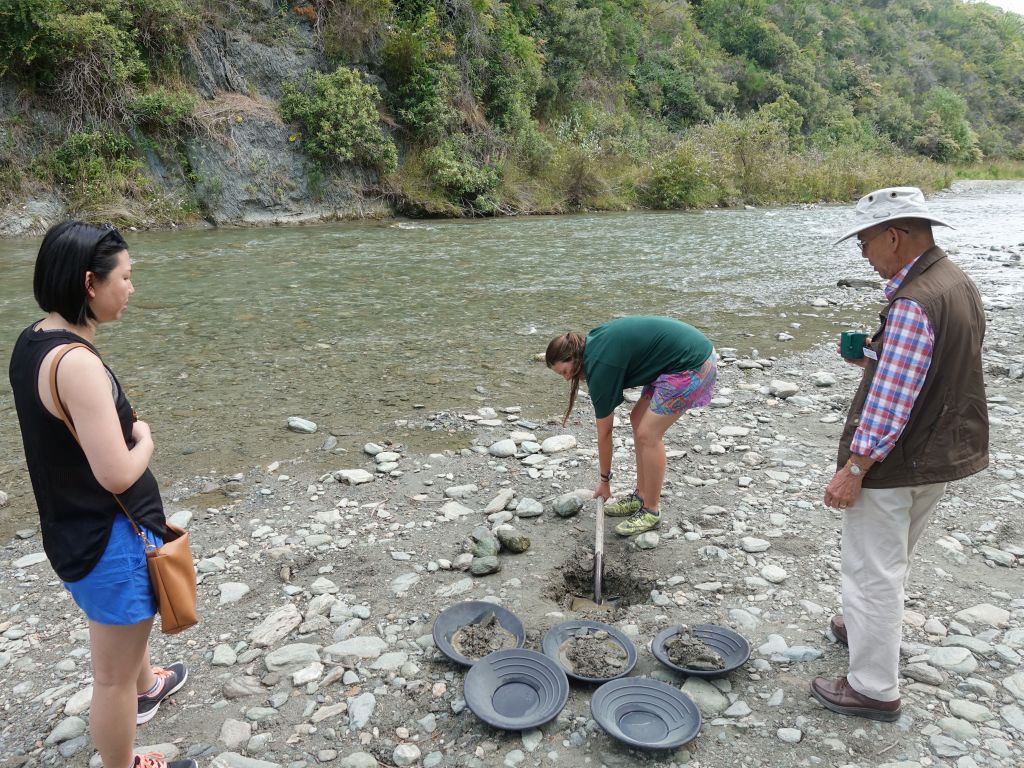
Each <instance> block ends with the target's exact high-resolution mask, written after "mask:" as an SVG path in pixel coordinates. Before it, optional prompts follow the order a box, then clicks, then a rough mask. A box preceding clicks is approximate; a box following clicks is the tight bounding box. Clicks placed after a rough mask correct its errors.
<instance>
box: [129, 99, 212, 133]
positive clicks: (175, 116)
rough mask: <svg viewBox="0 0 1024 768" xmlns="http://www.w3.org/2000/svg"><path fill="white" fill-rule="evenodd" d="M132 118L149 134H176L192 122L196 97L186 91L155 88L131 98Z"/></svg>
mask: <svg viewBox="0 0 1024 768" xmlns="http://www.w3.org/2000/svg"><path fill="white" fill-rule="evenodd" d="M130 109H131V115H132V119H133V121H134V122H135V124H136V125H138V126H139V127H140V128H141V129H142V130H143V131H145V132H146V133H149V134H159V135H165V136H176V135H178V134H180V133H181V132H182V131H184V130H185V129H186V128H187V127H188V126H189V125H190V124H191V122H192V115H193V113H194V112H195V109H196V97H195V96H194V95H193V94H191V93H189V92H188V91H172V90H168V89H167V88H157V89H156V90H153V91H150V92H149V93H145V94H142V95H141V96H136V97H135V99H133V100H132V103H131V106H130Z"/></svg>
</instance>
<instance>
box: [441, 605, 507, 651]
mask: <svg viewBox="0 0 1024 768" xmlns="http://www.w3.org/2000/svg"><path fill="white" fill-rule="evenodd" d="M452 647H453V648H455V650H456V651H458V652H459V653H461V654H462V655H463V656H465V657H466V658H467V659H482V658H483V657H484V656H486V655H487V654H489V653H494V652H495V651H502V650H504V649H505V648H515V647H516V636H515V635H513V634H512V633H511V632H509V631H508V630H506V629H505V628H504V627H502V626H501V624H499V623H498V619H497V617H496V616H495V615H494V614H493V613H491V614H488V615H487V618H485V619H484V620H483V621H481V622H479V623H477V624H467V625H466V626H464V627H462V628H461V629H459V631H458V632H456V633H455V634H454V635H452Z"/></svg>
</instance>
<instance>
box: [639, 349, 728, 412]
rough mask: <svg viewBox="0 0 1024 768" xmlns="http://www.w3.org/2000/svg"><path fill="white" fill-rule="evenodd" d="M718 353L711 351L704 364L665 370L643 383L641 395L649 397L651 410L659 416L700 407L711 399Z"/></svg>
mask: <svg viewBox="0 0 1024 768" xmlns="http://www.w3.org/2000/svg"><path fill="white" fill-rule="evenodd" d="M717 358H718V353H716V352H714V351H712V353H711V355H710V356H709V357H708V359H707V360H705V361H704V364H703V365H701V367H700V368H698V369H697V370H695V371H683V372H682V373H666V374H663V375H662V376H659V377H658V378H656V379H655V380H654V381H652V382H651V383H650V384H648V385H647V386H646V387H644V391H643V392H642V393H641V395H640V398H641V399H644V398H647V399H648V400H650V401H651V405H650V410H651V412H652V413H656V414H658V415H659V416H675V415H677V414H680V413H682V412H683V411H688V410H690V409H691V408H703V407H705V406H707V405H709V404H710V403H711V396H712V395H713V394H714V392H715V379H716V378H717V377H718V368H717V366H716V364H715V360H716V359H717Z"/></svg>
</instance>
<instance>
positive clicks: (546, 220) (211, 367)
mask: <svg viewBox="0 0 1024 768" xmlns="http://www.w3.org/2000/svg"><path fill="white" fill-rule="evenodd" d="M1022 200H1024V183H1021V182H967V183H958V184H956V185H955V186H954V187H953V188H952V189H951V190H949V191H947V192H944V193H942V194H940V195H937V196H936V197H935V198H934V201H933V202H934V208H933V210H934V212H935V213H936V215H940V216H942V217H946V218H948V220H949V221H950V222H951V223H954V224H955V225H956V226H957V230H955V231H950V230H944V229H940V230H937V238H938V241H939V243H940V244H942V245H944V246H953V247H955V249H956V258H957V260H958V261H960V262H962V263H966V262H971V263H972V264H973V265H974V268H975V269H974V271H973V272H972V273H975V272H977V273H978V274H980V275H981V276H982V278H983V279H985V278H986V276H987V275H989V273H991V280H990V282H991V283H992V285H991V286H989V289H988V290H989V292H991V291H993V290H1003V291H1008V292H1010V293H1012V294H1015V295H1017V296H1020V295H1021V294H1020V291H1021V286H1020V285H1019V284H1016V285H1015V284H1013V283H1008V282H1007V281H1006V280H1005V279H1003V280H1001V279H1000V274H999V272H998V265H997V264H995V263H994V262H989V261H987V259H988V257H989V255H990V254H991V251H990V250H989V249H990V248H991V247H992V246H996V247H1004V246H1008V245H1016V244H1019V243H1021V242H1022V241H1024V215H1022V213H1021V209H1022ZM851 217H852V208H851V206H848V205H847V206H794V207H786V208H778V209H756V210H755V209H746V210H717V209H716V210H710V211H702V212H677V213H649V212H643V213H615V214H594V215H579V216H568V217H567V216H560V217H538V218H522V219H486V220H477V221H417V222H386V223H343V224H330V225H317V226H301V227H294V228H280V229H217V230H206V231H173V232H145V233H132V232H126V233H125V235H126V238H127V240H128V242H129V246H130V249H131V253H132V257H133V259H134V262H135V266H134V271H133V277H134V282H135V286H136V293H135V295H134V297H133V298H132V300H131V302H130V304H129V307H128V310H127V312H126V313H125V315H124V318H123V320H122V321H121V322H119V323H117V324H115V325H111V326H103V327H101V329H100V332H99V335H98V339H97V346H98V347H99V348H100V350H101V351H102V352H103V354H104V358H105V359H106V361H107V362H108V364H109V365H110V366H111V367H112V368H113V369H114V370H115V371H116V372H117V374H118V377H119V378H120V379H121V381H122V383H123V384H124V385H125V388H126V390H127V391H128V394H129V397H130V399H132V401H133V403H134V404H135V405H136V408H137V409H138V410H139V412H140V414H141V415H142V417H143V418H145V419H146V420H147V421H149V422H150V424H151V425H152V427H153V432H154V436H155V438H156V441H157V450H158V452H157V456H156V457H155V459H154V468H155V469H156V471H157V473H158V476H160V477H161V478H162V479H163V481H164V483H165V484H166V483H167V482H168V481H170V480H180V479H182V478H186V477H191V476H195V475H206V476H213V477H216V476H220V475H224V474H232V473H234V472H239V471H245V470H247V469H249V468H251V467H252V466H254V465H256V464H260V463H266V462H268V461H271V460H275V459H287V458H291V457H294V456H298V455H300V454H302V453H304V452H306V451H310V450H313V449H315V448H317V447H318V446H319V445H320V444H321V443H322V442H323V439H324V437H325V435H326V433H327V432H331V433H333V434H335V435H337V436H338V437H339V445H340V446H341V447H343V448H348V449H350V450H353V451H356V450H358V448H359V446H360V445H361V444H362V443H363V442H365V441H366V440H371V439H372V440H376V441H380V440H385V439H394V440H400V441H401V442H403V443H405V444H406V445H411V447H413V448H415V449H419V450H432V449H437V448H443V447H452V446H454V445H458V444H463V445H464V444H465V440H461V442H460V441H459V439H455V438H452V437H451V436H450V435H448V434H446V433H444V432H429V431H427V430H422V429H418V430H417V429H405V430H403V429H402V428H401V427H396V426H395V424H394V422H395V421H396V420H400V419H412V420H414V421H416V420H418V421H419V422H422V421H423V419H424V418H425V416H426V415H427V414H429V413H432V412H436V411H445V410H456V409H458V410H462V411H466V410H471V409H473V408H475V407H478V406H480V405H484V404H486V405H491V406H494V407H496V408H500V407H503V406H509V405H518V406H522V408H523V415H524V417H525V418H528V419H532V420H534V421H537V422H543V421H544V420H546V419H547V418H549V417H551V416H559V415H561V413H562V411H563V409H564V404H565V398H566V389H565V384H564V382H562V381H561V380H560V379H558V378H557V377H555V376H554V375H553V374H551V373H550V372H547V371H546V369H545V368H544V366H543V364H541V363H537V362H536V361H535V360H534V357H535V355H536V354H537V353H539V352H542V351H543V350H544V347H545V345H546V343H547V341H548V339H549V338H550V337H551V336H553V335H555V334H557V333H560V332H562V331H564V330H580V331H585V330H587V329H589V328H591V327H593V326H594V325H597V324H599V323H601V322H603V321H604V320H606V319H608V318H610V317H612V316H614V315H617V314H666V315H672V316H676V317H679V318H680V319H683V320H686V321H688V322H690V323H691V324H693V325H696V326H697V327H699V328H701V329H703V330H704V331H705V332H706V333H707V334H708V335H709V336H710V337H711V339H712V340H713V341H714V342H715V344H716V345H717V346H718V347H736V348H738V349H739V350H740V353H741V354H744V355H746V354H750V353H751V350H753V349H756V350H758V353H759V354H761V355H776V354H781V353H782V352H783V351H785V350H787V349H802V348H807V347H809V346H811V345H814V344H818V343H820V342H822V341H823V340H825V339H828V338H833V337H834V336H835V335H836V334H837V333H838V331H839V330H840V329H841V328H842V327H846V326H851V325H855V324H857V323H859V322H870V320H871V313H870V312H865V311H864V308H865V307H864V304H865V301H866V300H868V299H870V298H873V297H875V296H880V293H878V294H872V293H870V292H865V291H846V290H839V289H836V287H835V286H836V280H837V278H839V277H851V278H868V279H872V278H876V277H877V276H876V275H874V273H873V272H872V271H871V269H870V267H868V265H867V263H866V262H864V261H863V260H862V259H860V258H859V256H858V252H857V251H856V250H855V248H854V246H852V245H850V244H849V243H846V244H844V245H842V246H839V247H833V246H832V245H831V242H832V241H833V240H834V239H835V237H836V236H837V235H838V233H841V232H843V231H845V229H847V228H848V227H849V226H850V224H849V222H850V220H851ZM40 240H41V238H33V239H15V240H7V241H0V265H2V266H3V276H4V279H3V281H0V358H2V359H3V360H5V361H6V360H7V359H8V358H9V354H10V348H11V346H12V345H13V342H14V340H15V338H16V337H17V335H18V333H19V332H20V331H21V329H22V328H24V327H25V326H26V325H27V324H28V323H30V322H32V321H34V320H36V319H38V318H39V317H40V316H41V312H40V311H39V309H38V308H37V307H36V305H35V302H34V300H33V299H32V267H33V263H34V260H35V253H36V250H37V249H38V246H39V242H40ZM990 264H991V266H990ZM853 295H856V296H858V297H859V298H858V299H857V300H856V301H850V300H849V299H848V298H847V297H850V296H853ZM816 297H827V298H829V299H831V300H832V301H833V302H834V304H833V305H832V306H830V307H828V308H824V309H817V308H814V307H812V306H811V301H812V300H813V299H815V298H816ZM865 297H868V298H867V299H866V298H865ZM796 323H798V324H799V327H793V324H796ZM780 332H787V333H790V334H791V335H793V336H794V337H795V338H794V339H793V340H791V341H787V342H779V341H778V340H777V338H776V337H777V335H778V334H779V333H780ZM292 415H297V416H303V417H305V418H308V419H312V420H313V421H315V422H317V423H318V424H319V425H320V426H321V432H320V433H319V434H317V435H313V436H305V435H295V434H292V433H290V432H288V431H286V430H285V427H284V425H285V422H286V419H287V417H288V416H292ZM351 461H352V462H356V465H359V464H358V462H360V461H361V460H360V459H356V458H355V457H353V459H352V460H351ZM327 463H329V464H330V465H332V466H341V465H343V464H344V463H345V459H344V458H339V457H332V458H331V459H330V460H329V461H328V462H327ZM0 490H5V491H7V492H8V493H9V494H10V495H11V505H10V507H9V508H8V509H7V510H5V512H6V513H7V514H0V529H3V530H0V533H4V532H5V531H9V530H11V526H12V524H13V523H12V521H16V520H19V519H20V520H22V521H24V519H25V515H26V514H27V513H29V512H32V511H34V506H33V505H32V501H31V493H30V489H29V486H28V482H27V476H26V474H25V470H24V460H23V457H22V451H21V443H20V435H19V432H18V427H17V418H16V415H15V412H14V408H13V402H12V397H11V393H10V389H9V383H8V381H7V379H6V376H5V377H3V380H2V382H0ZM5 520H6V525H5V524H4V521H5Z"/></svg>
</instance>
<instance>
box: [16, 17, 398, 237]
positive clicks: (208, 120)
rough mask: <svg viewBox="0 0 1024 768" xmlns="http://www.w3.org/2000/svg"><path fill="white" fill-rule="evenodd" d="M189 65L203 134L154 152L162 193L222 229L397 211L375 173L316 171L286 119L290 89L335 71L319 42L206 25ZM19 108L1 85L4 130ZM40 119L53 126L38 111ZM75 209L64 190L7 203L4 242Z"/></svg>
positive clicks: (151, 171) (150, 165)
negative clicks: (281, 109) (281, 108)
mask: <svg viewBox="0 0 1024 768" xmlns="http://www.w3.org/2000/svg"><path fill="white" fill-rule="evenodd" d="M184 64H185V66H184V72H185V76H186V78H187V80H188V81H189V83H190V85H191V86H192V87H193V88H194V89H195V91H196V93H197V95H198V96H199V99H200V102H199V105H198V108H197V110H196V123H197V126H198V128H197V130H196V131H195V133H194V135H191V136H189V137H188V138H186V139H185V140H184V142H183V144H182V146H181V147H180V152H179V153H177V158H176V159H175V160H173V161H169V160H168V158H167V157H162V156H159V155H158V154H157V153H155V152H148V153H147V155H146V157H145V164H146V173H147V175H148V176H149V177H150V178H152V179H153V180H154V181H155V182H156V184H157V187H158V188H159V189H160V190H161V192H162V193H164V194H165V195H167V196H168V197H169V198H179V199H185V198H187V199H194V200H196V201H198V203H199V207H200V209H201V210H202V215H203V217H204V218H206V219H207V220H208V221H209V222H210V223H211V224H216V225H232V224H243V225H245V224H251V225H257V224H259V225H266V224H284V223H295V222H304V221H321V220H332V219H342V218H363V217H382V216H388V215H390V214H391V212H392V211H391V208H390V206H389V205H388V204H387V202H386V201H384V200H383V199H381V198H380V197H379V196H377V195H375V194H374V193H372V192H369V191H368V190H372V189H375V188H376V187H377V186H378V180H377V178H376V177H375V176H374V175H373V174H372V173H370V172H367V171H364V170H363V169H359V168H354V167H350V166H342V167H338V168H333V169H323V170H321V169H317V168H316V167H315V166H313V165H312V164H311V163H310V162H309V160H308V159H307V158H306V156H305V155H304V154H303V153H302V151H301V149H300V148H299V147H298V146H297V144H296V143H295V142H294V141H292V140H291V137H292V135H293V131H292V130H291V129H290V128H289V126H287V125H285V124H284V123H283V122H282V121H281V117H280V115H279V114H278V110H277V102H278V100H279V99H280V98H281V95H282V85H283V83H284V82H285V81H287V80H290V79H294V78H297V77H299V76H300V75H301V74H302V73H304V72H307V71H310V70H312V69H321V68H326V67H327V64H326V62H325V61H323V60H322V59H321V57H320V56H319V55H318V54H317V53H316V51H315V49H314V47H313V45H312V42H311V40H309V39H302V38H301V37H298V38H297V39H296V40H295V41H282V42H281V43H280V44H279V45H275V46H273V47H271V46H267V45H264V44H263V43H260V42H258V41H257V40H255V39H253V38H251V37H250V36H249V35H248V34H246V33H245V32H244V31H241V30H225V29H219V28H214V27H207V28H205V29H203V30H202V31H201V33H200V34H199V35H197V37H196V38H195V40H194V41H193V43H192V44H191V46H190V47H189V50H188V53H187V56H186V60H185V62H184ZM20 109H21V107H20V106H19V102H18V98H17V93H16V91H15V89H14V88H13V87H10V86H9V85H5V84H3V83H0V126H2V125H5V124H6V123H7V122H8V119H9V118H11V117H13V116H15V115H17V114H18V112H19V110H20ZM40 117H42V118H43V120H45V121H46V122H49V120H47V119H46V118H45V116H41V115H40V114H39V113H38V112H37V113H34V115H33V119H39V118H40ZM4 138H5V137H4V136H2V135H0V140H2V139H4ZM75 213H76V212H74V211H69V210H68V208H67V206H66V204H65V202H64V201H63V200H62V198H61V196H60V195H59V194H58V193H56V192H54V191H50V190H42V189H33V190H30V191H27V192H26V193H24V195H23V198H22V199H20V200H15V201H14V202H12V203H10V204H9V205H7V206H6V207H0V236H16V235H30V234H39V233H41V232H43V231H44V230H45V229H46V228H47V227H48V226H50V225H51V224H53V223H54V222H56V221H60V220H61V219H63V218H66V217H67V216H69V215H74V214H75Z"/></svg>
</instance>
